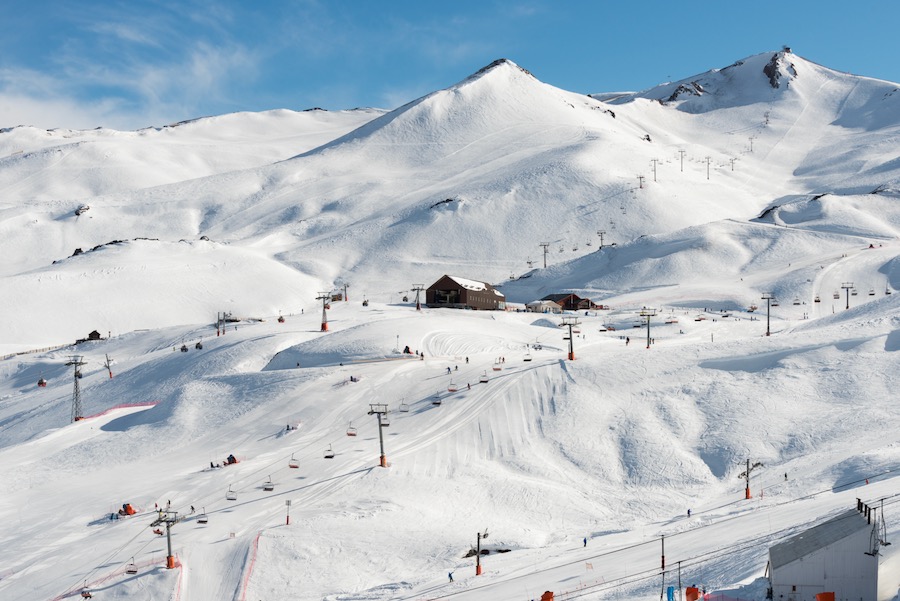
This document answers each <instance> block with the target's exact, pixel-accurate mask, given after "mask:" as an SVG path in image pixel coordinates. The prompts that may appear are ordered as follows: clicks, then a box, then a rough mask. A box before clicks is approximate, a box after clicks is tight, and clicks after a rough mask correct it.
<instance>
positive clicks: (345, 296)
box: [344, 282, 350, 302]
mask: <svg viewBox="0 0 900 601" xmlns="http://www.w3.org/2000/svg"><path fill="white" fill-rule="evenodd" d="M349 287H350V284H348V283H347V282H344V302H347V301H349V300H350V297H349V296H348V295H347V288H349Z"/></svg>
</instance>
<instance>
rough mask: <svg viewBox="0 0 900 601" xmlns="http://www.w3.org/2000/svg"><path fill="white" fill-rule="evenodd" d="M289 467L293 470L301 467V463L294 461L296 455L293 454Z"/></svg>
mask: <svg viewBox="0 0 900 601" xmlns="http://www.w3.org/2000/svg"><path fill="white" fill-rule="evenodd" d="M288 467H289V468H291V469H292V470H295V469H297V468H299V467H300V462H299V461H297V460H296V459H294V454H293V453H291V460H290V461H288Z"/></svg>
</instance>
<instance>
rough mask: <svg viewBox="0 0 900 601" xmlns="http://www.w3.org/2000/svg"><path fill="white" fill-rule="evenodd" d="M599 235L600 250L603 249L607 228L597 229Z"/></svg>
mask: <svg viewBox="0 0 900 601" xmlns="http://www.w3.org/2000/svg"><path fill="white" fill-rule="evenodd" d="M597 235H598V236H600V250H603V236H604V235H606V230H597Z"/></svg>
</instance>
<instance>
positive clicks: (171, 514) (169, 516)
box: [150, 509, 180, 570]
mask: <svg viewBox="0 0 900 601" xmlns="http://www.w3.org/2000/svg"><path fill="white" fill-rule="evenodd" d="M179 521H180V520H179V519H178V512H177V511H168V510H166V511H163V510H162V509H160V510H159V517H158V518H156V519H155V520H153V523H152V524H150V527H151V528H156V527H158V526H160V525H161V524H165V525H166V540H167V542H168V543H169V554H168V555H167V556H166V568H167V569H169V570H171V569H172V568H174V567H175V555H173V554H172V526H174V525H175V524H177V523H178V522H179Z"/></svg>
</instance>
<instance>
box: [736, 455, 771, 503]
mask: <svg viewBox="0 0 900 601" xmlns="http://www.w3.org/2000/svg"><path fill="white" fill-rule="evenodd" d="M758 467H765V466H763V464H762V463H760V462H759V461H757V462H756V463H754V464H753V465H750V460H749V459H748V460H747V470H746V471H744V472H741V474H740V475H739V476H738V478H743V479H744V480H745V481H746V483H747V488H746V489H745V490H744V498H745V499H749V498H750V472H752V471H753V470H755V469H756V468H758Z"/></svg>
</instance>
